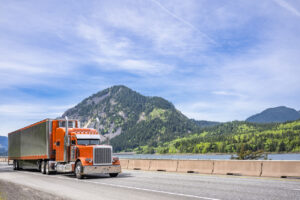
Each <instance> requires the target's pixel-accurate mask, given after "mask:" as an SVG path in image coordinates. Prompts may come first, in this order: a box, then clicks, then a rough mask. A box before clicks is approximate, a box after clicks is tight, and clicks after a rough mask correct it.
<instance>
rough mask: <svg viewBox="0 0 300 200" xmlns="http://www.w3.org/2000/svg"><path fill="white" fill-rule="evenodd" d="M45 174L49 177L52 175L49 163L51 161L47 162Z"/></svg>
mask: <svg viewBox="0 0 300 200" xmlns="http://www.w3.org/2000/svg"><path fill="white" fill-rule="evenodd" d="M45 173H46V174H47V175H49V174H51V172H50V163H49V161H47V162H46V165H45Z"/></svg>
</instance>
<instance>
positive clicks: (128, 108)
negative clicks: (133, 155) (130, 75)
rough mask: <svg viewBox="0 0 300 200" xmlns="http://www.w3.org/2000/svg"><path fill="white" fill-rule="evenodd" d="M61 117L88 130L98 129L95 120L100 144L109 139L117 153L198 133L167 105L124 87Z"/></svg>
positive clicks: (105, 92) (91, 99)
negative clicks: (77, 120) (75, 121)
mask: <svg viewBox="0 0 300 200" xmlns="http://www.w3.org/2000/svg"><path fill="white" fill-rule="evenodd" d="M64 116H68V117H69V118H72V119H79V120H80V121H81V123H82V124H81V125H82V126H84V127H89V128H97V120H96V119H97V118H98V119H99V121H100V123H99V124H100V126H99V127H98V128H99V130H100V132H101V134H102V135H104V137H102V141H104V140H105V139H106V138H110V143H111V144H112V145H113V146H114V151H116V152H118V151H132V150H133V149H135V148H137V147H139V146H145V145H148V146H151V147H156V146H158V145H159V144H162V143H164V142H166V141H170V140H172V139H175V138H178V137H182V136H185V135H188V134H189V133H192V132H198V131H199V130H200V127H199V125H197V124H196V123H195V122H194V121H192V120H190V119H188V118H187V117H186V116H184V115H183V114H182V113H181V112H180V111H178V110H177V109H176V108H175V107H174V105H173V104H172V103H170V102H169V101H167V100H165V99H163V98H160V97H146V96H143V95H141V94H139V93H137V92H135V91H133V90H131V89H129V88H127V87H125V86H114V87H111V88H108V89H105V90H103V91H100V92H98V93H96V94H94V95H92V96H90V97H88V98H86V99H84V100H83V101H82V102H81V103H79V104H78V105H76V106H75V107H73V108H71V109H69V110H67V111H66V112H65V113H64V114H63V115H62V117H64ZM149 151H152V150H151V149H149Z"/></svg>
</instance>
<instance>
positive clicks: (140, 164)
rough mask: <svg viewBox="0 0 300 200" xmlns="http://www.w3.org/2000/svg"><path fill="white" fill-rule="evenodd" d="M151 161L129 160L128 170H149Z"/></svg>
mask: <svg viewBox="0 0 300 200" xmlns="http://www.w3.org/2000/svg"><path fill="white" fill-rule="evenodd" d="M149 168H150V160H129V162H128V169H135V170H149Z"/></svg>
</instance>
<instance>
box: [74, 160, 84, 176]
mask: <svg viewBox="0 0 300 200" xmlns="http://www.w3.org/2000/svg"><path fill="white" fill-rule="evenodd" d="M75 176H76V178H78V179H82V178H83V175H82V164H81V161H78V162H77V163H76V167H75Z"/></svg>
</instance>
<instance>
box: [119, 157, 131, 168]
mask: <svg viewBox="0 0 300 200" xmlns="http://www.w3.org/2000/svg"><path fill="white" fill-rule="evenodd" d="M120 163H121V168H122V169H128V163H129V160H126V159H124V160H123V159H122V160H120Z"/></svg>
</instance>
